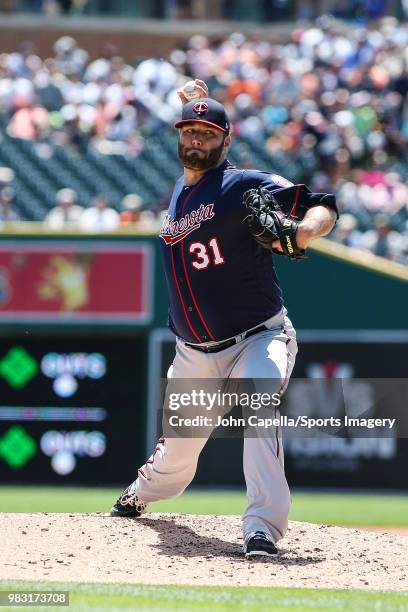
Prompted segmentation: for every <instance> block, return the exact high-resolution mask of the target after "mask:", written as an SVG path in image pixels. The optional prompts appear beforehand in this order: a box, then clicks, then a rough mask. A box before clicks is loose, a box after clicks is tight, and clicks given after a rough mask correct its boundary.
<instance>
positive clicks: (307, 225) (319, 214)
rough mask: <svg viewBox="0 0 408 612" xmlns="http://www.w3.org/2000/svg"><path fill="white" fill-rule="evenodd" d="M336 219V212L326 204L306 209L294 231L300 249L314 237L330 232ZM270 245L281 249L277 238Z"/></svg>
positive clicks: (304, 247) (306, 245) (305, 246)
mask: <svg viewBox="0 0 408 612" xmlns="http://www.w3.org/2000/svg"><path fill="white" fill-rule="evenodd" d="M336 221H337V212H336V211H335V210H334V209H333V208H329V207H327V206H321V205H320V206H319V205H317V206H313V208H309V210H307V211H306V214H305V216H304V217H303V219H302V221H301V222H300V223H299V227H298V229H297V232H296V242H297V245H298V247H299V248H300V249H306V248H307V247H308V246H309V243H310V242H311V241H312V240H314V239H315V238H319V237H320V236H326V235H327V234H329V233H330V232H331V230H332V229H333V227H334V225H335V223H336ZM272 247H273V248H276V249H277V250H279V251H282V247H281V245H280V241H279V240H275V241H274V242H273V243H272Z"/></svg>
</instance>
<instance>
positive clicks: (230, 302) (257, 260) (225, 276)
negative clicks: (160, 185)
mask: <svg viewBox="0 0 408 612" xmlns="http://www.w3.org/2000/svg"><path fill="white" fill-rule="evenodd" d="M260 185H262V186H264V187H267V188H268V189H269V190H271V191H273V192H274V195H275V197H276V199H277V200H278V201H279V203H280V204H281V205H282V207H283V209H284V210H285V212H287V213H290V212H292V214H296V215H297V216H299V217H300V218H302V217H303V216H304V214H305V212H306V210H307V209H308V208H310V207H311V206H315V205H317V204H319V203H321V204H325V205H328V206H331V207H333V208H335V207H336V205H335V200H334V196H331V195H328V194H313V193H311V191H310V190H309V189H308V188H307V187H305V186H304V185H292V183H290V182H289V181H286V180H285V179H283V178H282V177H279V176H277V175H273V174H268V173H266V172H259V171H258V170H239V169H237V168H235V167H234V166H232V165H231V164H230V163H229V162H228V161H225V162H224V163H223V164H222V165H221V166H219V167H218V168H215V169H213V170H209V171H208V172H206V173H205V174H204V175H203V176H202V177H201V179H200V180H199V181H198V183H196V184H195V185H192V186H189V187H186V186H184V177H180V178H179V179H178V181H177V182H176V185H175V188H174V191H173V194H172V198H171V202H170V206H169V209H168V212H167V215H166V218H165V221H164V223H163V226H162V228H161V230H160V238H161V240H160V242H161V246H162V252H163V257H164V269H165V276H166V280H167V286H168V292H169V301H170V309H169V326H170V328H171V329H172V331H173V332H174V333H175V334H176V335H177V336H179V337H180V338H183V339H184V340H186V341H188V342H193V343H201V342H209V341H219V340H224V339H226V338H230V337H231V336H235V335H237V334H239V333H241V332H243V331H245V330H247V329H249V328H251V327H255V326H256V325H258V324H259V323H261V322H262V321H265V320H266V319H268V318H270V317H272V316H273V315H275V314H276V313H278V312H279V311H280V309H281V308H282V305H283V300H282V291H281V288H280V286H279V282H278V278H277V275H276V271H275V266H274V263H273V256H272V255H271V253H270V252H269V251H267V250H266V249H264V248H263V247H262V246H260V245H259V244H258V243H257V242H256V241H255V240H254V238H253V237H252V235H251V234H250V232H249V229H248V226H247V224H246V223H245V222H243V219H244V218H245V216H246V214H247V212H246V209H245V207H244V205H243V202H242V200H243V194H244V192H245V191H246V190H247V189H251V188H255V187H258V186H260Z"/></svg>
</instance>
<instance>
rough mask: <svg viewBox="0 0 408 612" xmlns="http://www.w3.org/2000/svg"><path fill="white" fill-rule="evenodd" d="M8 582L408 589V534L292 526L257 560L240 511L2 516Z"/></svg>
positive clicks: (0, 563) (0, 567)
mask: <svg viewBox="0 0 408 612" xmlns="http://www.w3.org/2000/svg"><path fill="white" fill-rule="evenodd" d="M0 533H1V541H2V546H1V555H0V579H12V580H41V579H43V580H53V581H67V580H68V581H79V582H133V583H145V584H202V585H203V584H208V585H228V586H234V585H243V586H256V585H258V586H293V587H320V588H324V587H326V588H333V587H334V588H360V589H394V590H405V589H408V578H407V559H408V538H407V537H404V536H399V535H390V534H379V533H369V532H366V531H360V530H358V529H344V528H341V527H331V526H326V525H314V524H310V523H298V522H291V523H290V528H289V531H288V534H287V536H286V537H285V539H284V540H283V541H282V542H280V543H279V547H280V552H279V555H277V557H276V558H272V559H267V560H265V561H261V560H258V561H251V562H248V561H246V560H245V558H244V557H243V555H242V552H241V544H242V536H241V520H240V517H238V516H192V515H183V514H147V515H145V516H144V517H142V518H139V519H121V518H111V517H109V516H108V515H106V514H45V513H44V514H0Z"/></svg>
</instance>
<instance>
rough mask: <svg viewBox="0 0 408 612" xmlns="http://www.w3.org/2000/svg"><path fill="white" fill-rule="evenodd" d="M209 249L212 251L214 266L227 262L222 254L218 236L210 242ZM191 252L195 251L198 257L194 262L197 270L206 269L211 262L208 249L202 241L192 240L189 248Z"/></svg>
mask: <svg viewBox="0 0 408 612" xmlns="http://www.w3.org/2000/svg"><path fill="white" fill-rule="evenodd" d="M208 247H209V250H210V251H211V252H212V263H213V264H214V266H219V265H220V264H223V263H225V259H224V257H223V256H222V255H221V252H220V247H219V245H218V241H217V239H216V238H211V240H210V242H209V243H208ZM189 251H190V253H195V254H196V256H197V258H196V259H195V260H194V261H193V262H192V264H193V267H194V268H195V269H196V270H205V268H208V266H209V265H210V263H211V260H210V255H209V254H208V249H207V246H206V245H205V244H203V243H202V242H192V243H191V244H190V248H189Z"/></svg>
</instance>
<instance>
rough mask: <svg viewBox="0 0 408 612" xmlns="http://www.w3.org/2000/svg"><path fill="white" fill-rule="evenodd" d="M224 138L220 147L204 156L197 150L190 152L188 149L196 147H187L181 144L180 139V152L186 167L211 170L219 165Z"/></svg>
mask: <svg viewBox="0 0 408 612" xmlns="http://www.w3.org/2000/svg"><path fill="white" fill-rule="evenodd" d="M224 140H225V137H224V138H223V140H222V143H221V144H220V146H219V147H216V148H215V149H212V150H211V151H210V152H209V153H205V151H203V153H205V155H204V156H201V155H200V154H199V153H197V151H193V153H190V154H188V151H191V149H194V147H189V148H187V147H185V146H183V145H182V144H181V142H180V140H179V142H178V154H179V158H180V159H181V161H182V162H183V166H184V167H185V168H190V169H191V170H209V169H210V168H213V167H214V166H216V165H217V163H218V162H219V161H220V158H221V155H222V153H223V150H224Z"/></svg>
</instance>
